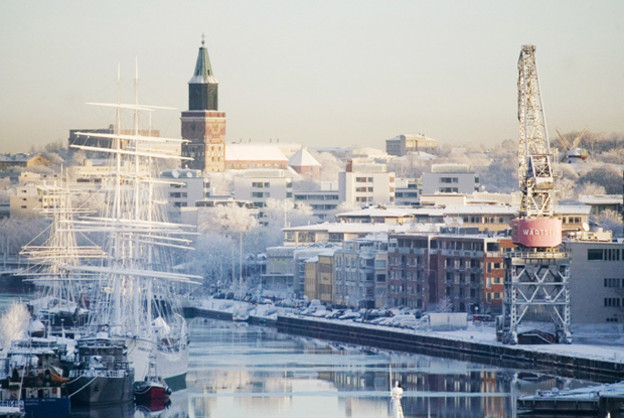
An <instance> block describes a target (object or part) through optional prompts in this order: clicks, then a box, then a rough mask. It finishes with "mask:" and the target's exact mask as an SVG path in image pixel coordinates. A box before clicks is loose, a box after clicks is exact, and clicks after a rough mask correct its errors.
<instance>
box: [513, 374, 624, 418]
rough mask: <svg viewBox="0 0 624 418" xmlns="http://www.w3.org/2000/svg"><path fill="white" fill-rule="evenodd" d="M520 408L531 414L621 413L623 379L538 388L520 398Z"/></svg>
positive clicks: (614, 415)
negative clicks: (564, 387)
mask: <svg viewBox="0 0 624 418" xmlns="http://www.w3.org/2000/svg"><path fill="white" fill-rule="evenodd" d="M517 405H518V409H519V410H520V411H522V412H526V413H529V414H535V413H539V414H549V413H550V414H591V415H595V414H597V415H599V416H606V414H610V415H609V416H611V417H614V418H615V417H621V416H622V413H621V409H622V406H623V405H624V383H623V382H620V383H614V384H611V385H600V386H592V387H588V388H579V389H571V390H566V391H556V390H553V391H539V392H538V393H537V394H535V395H533V396H524V397H522V398H520V399H518V402H517Z"/></svg>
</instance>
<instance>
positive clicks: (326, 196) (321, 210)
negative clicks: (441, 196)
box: [294, 190, 340, 220]
mask: <svg viewBox="0 0 624 418" xmlns="http://www.w3.org/2000/svg"><path fill="white" fill-rule="evenodd" d="M294 198H295V203H303V204H306V205H308V206H310V207H311V208H312V215H314V216H316V217H317V218H319V219H321V220H322V219H325V218H327V217H328V216H331V215H334V214H335V213H336V210H337V209H338V205H339V204H340V196H339V195H338V191H337V190H328V191H323V190H316V191H310V192H294Z"/></svg>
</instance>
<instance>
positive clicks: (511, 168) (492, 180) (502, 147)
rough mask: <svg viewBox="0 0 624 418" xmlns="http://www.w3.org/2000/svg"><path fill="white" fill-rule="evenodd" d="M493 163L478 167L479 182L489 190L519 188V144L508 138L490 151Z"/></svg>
mask: <svg viewBox="0 0 624 418" xmlns="http://www.w3.org/2000/svg"><path fill="white" fill-rule="evenodd" d="M490 160H491V163H490V165H489V166H487V167H480V168H477V173H478V174H479V182H480V183H481V185H483V186H485V190H487V191H488V192H496V193H509V192H513V191H516V190H518V144H517V141H514V140H511V139H507V140H505V141H503V142H501V143H500V144H499V145H497V146H496V147H495V148H493V149H492V150H491V151H490Z"/></svg>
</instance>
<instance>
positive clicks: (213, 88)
mask: <svg viewBox="0 0 624 418" xmlns="http://www.w3.org/2000/svg"><path fill="white" fill-rule="evenodd" d="M205 43H206V41H205V38H204V35H203V34H202V43H201V47H199V54H198V55H197V62H196V63H195V72H194V73H193V77H192V78H191V79H190V80H189V110H218V109H219V107H218V102H219V82H218V81H217V79H216V78H215V77H214V74H213V73H212V66H211V65H210V59H209V58H208V49H207V48H206V47H205V46H204V45H205Z"/></svg>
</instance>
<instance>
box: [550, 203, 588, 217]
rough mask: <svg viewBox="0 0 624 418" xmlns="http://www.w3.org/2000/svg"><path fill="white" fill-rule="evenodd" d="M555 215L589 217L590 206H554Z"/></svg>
mask: <svg viewBox="0 0 624 418" xmlns="http://www.w3.org/2000/svg"><path fill="white" fill-rule="evenodd" d="M553 210H554V212H555V214H557V215H589V212H590V211H591V206H587V205H555V206H554V208H553Z"/></svg>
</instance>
